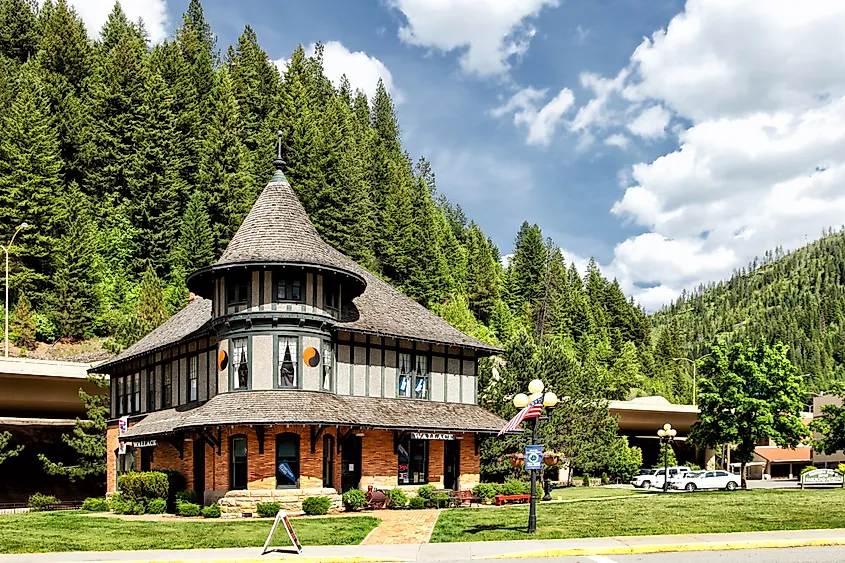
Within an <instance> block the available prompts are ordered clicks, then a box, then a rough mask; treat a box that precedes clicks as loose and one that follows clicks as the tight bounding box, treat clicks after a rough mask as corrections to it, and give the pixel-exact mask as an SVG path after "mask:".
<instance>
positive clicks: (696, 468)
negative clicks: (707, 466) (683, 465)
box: [687, 463, 701, 471]
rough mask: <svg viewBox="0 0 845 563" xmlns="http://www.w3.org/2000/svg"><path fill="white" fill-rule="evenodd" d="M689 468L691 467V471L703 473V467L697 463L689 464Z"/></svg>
mask: <svg viewBox="0 0 845 563" xmlns="http://www.w3.org/2000/svg"><path fill="white" fill-rule="evenodd" d="M687 467H689V470H690V471H701V466H700V465H698V464H697V463H688V464H687Z"/></svg>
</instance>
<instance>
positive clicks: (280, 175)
mask: <svg viewBox="0 0 845 563" xmlns="http://www.w3.org/2000/svg"><path fill="white" fill-rule="evenodd" d="M276 137H277V140H276V160H274V161H273V166H275V167H276V172H275V173H274V174H273V178H272V179H271V180H270V181H271V182H285V181H287V178H285V173H284V172H282V167H283V166H284V165H285V161H284V160H282V130H281V129H279V130H278V131H277V132H276Z"/></svg>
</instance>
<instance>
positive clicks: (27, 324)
mask: <svg viewBox="0 0 845 563" xmlns="http://www.w3.org/2000/svg"><path fill="white" fill-rule="evenodd" d="M11 317H12V318H11V322H10V323H9V332H10V335H9V337H10V338H11V339H12V340H13V341H14V343H15V345H16V346H17V347H18V348H23V349H24V350H35V347H36V345H37V344H38V342H37V341H36V340H35V311H33V310H32V304H31V303H30V302H29V299H27V297H26V294H25V293H22V294H21V296H20V298H18V304H17V305H15V308H14V310H13V311H12V314H11Z"/></svg>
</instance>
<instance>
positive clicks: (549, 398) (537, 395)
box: [513, 379, 557, 534]
mask: <svg viewBox="0 0 845 563" xmlns="http://www.w3.org/2000/svg"><path fill="white" fill-rule="evenodd" d="M544 388H545V386H544V385H543V382H542V381H540V380H539V379H535V380H533V381H532V382H531V383H529V384H528V392H529V393H531V395H530V396H529V395H526V394H525V393H517V394H516V395H515V396H514V398H513V404H514V406H515V407H516V408H518V409H524V408H525V407H527V406H528V404H529V403H531V402H534V401H536V400H538V399H541V398H542V403H543V406H544V407H546V409H547V412H548V414H547V415H546V416H544V417H541V416H537V417H536V418H535V419H534V428H533V430H532V432H531V445H532V446H536V445H539V444H538V443H537V431H538V430H539V429H540V419H541V418H542V419H543V420H548V419H549V417H550V416H551V411H552V409H554V408H555V405H557V395H555V394H554V393H552V392H546V393H543V389H544ZM530 471H531V499H530V503H529V508H528V533H529V534H536V533H537V471H539V470H537V469H531V470H530Z"/></svg>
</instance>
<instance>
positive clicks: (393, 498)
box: [387, 487, 408, 508]
mask: <svg viewBox="0 0 845 563" xmlns="http://www.w3.org/2000/svg"><path fill="white" fill-rule="evenodd" d="M387 499H388V500H389V501H390V508H405V505H406V504H408V495H406V494H405V491H403V490H402V489H400V488H399V487H396V488H393V489H390V490H389V491H387Z"/></svg>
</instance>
